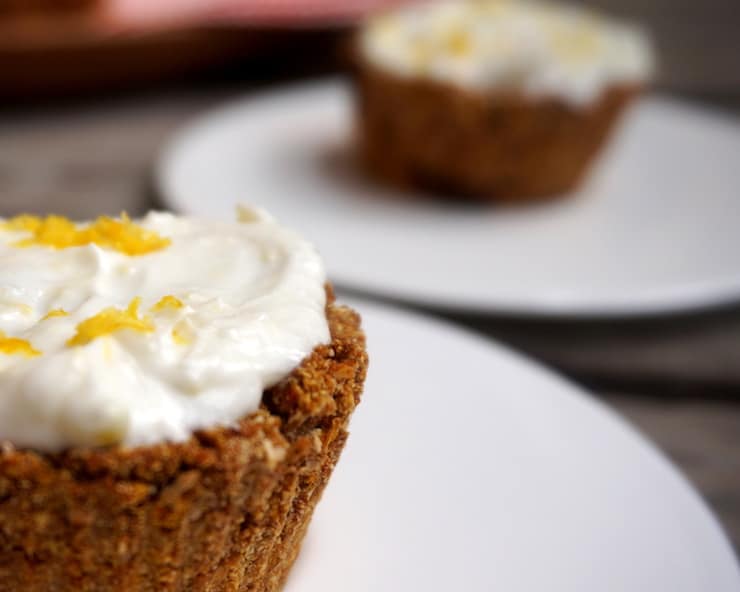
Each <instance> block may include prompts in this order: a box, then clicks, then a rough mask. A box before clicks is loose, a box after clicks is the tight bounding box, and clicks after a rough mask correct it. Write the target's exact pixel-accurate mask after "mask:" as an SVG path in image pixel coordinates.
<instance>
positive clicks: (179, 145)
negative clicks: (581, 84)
mask: <svg viewBox="0 0 740 592" xmlns="http://www.w3.org/2000/svg"><path fill="white" fill-rule="evenodd" d="M338 92H343V93H347V92H351V84H350V81H349V79H348V78H347V77H346V76H337V75H331V76H324V77H319V78H315V79H310V80H301V81H296V82H289V83H282V84H276V85H274V86H270V87H268V88H263V89H259V90H257V91H255V92H249V91H247V92H245V93H241V94H239V95H238V96H235V97H233V98H231V99H228V100H226V101H222V102H221V103H217V104H215V105H212V106H210V107H209V108H206V109H204V110H203V111H201V112H200V113H198V114H196V115H195V116H194V117H193V118H191V119H190V120H189V121H186V122H185V123H184V124H182V125H181V126H179V127H178V128H177V129H175V131H174V132H173V133H171V134H170V135H169V137H168V138H167V139H166V140H165V141H164V142H163V144H162V146H161V147H160V150H159V151H158V154H157V156H156V161H155V164H154V167H153V181H154V188H155V191H156V193H157V195H158V197H159V199H160V203H162V204H163V205H164V206H166V207H168V208H170V209H171V210H173V211H175V212H178V213H182V214H186V215H187V214H192V209H191V208H190V206H189V205H188V204H189V202H190V201H191V200H189V199H187V197H186V196H183V195H182V194H181V192H180V191H179V189H178V188H177V185H178V182H177V181H176V179H177V177H178V175H177V174H175V171H176V170H177V166H176V163H177V160H178V157H179V154H180V153H181V152H182V151H185V152H186V151H187V150H186V149H187V147H188V146H191V145H194V144H197V142H194V141H193V138H196V139H197V137H198V135H199V134H200V133H202V130H208V129H209V128H210V129H214V128H215V126H214V125H213V122H214V121H215V122H216V123H218V122H219V121H220V120H223V119H228V118H229V116H231V115H233V114H235V113H240V112H242V111H245V110H247V109H249V108H250V106H251V105H252V104H253V103H259V102H261V101H264V100H266V99H270V98H281V97H284V96H287V95H295V94H301V93H327V94H336V93H338ZM639 100H640V101H641V102H643V103H647V104H650V105H651V106H657V107H659V108H663V109H669V110H674V111H675V110H681V111H690V112H691V113H692V116H694V117H698V118H703V119H704V120H706V121H711V122H713V123H714V124H719V125H723V126H730V127H733V128H735V129H736V130H737V131H738V132H739V133H740V118H738V117H736V116H733V115H731V114H729V113H727V112H725V111H723V110H720V109H712V108H706V107H699V106H696V105H695V104H694V103H692V102H691V101H687V100H682V99H680V98H676V97H673V96H666V95H664V94H663V93H657V94H654V93H651V94H648V95H647V96H645V97H642V98H640V99H639ZM329 275H330V278H331V279H332V281H333V282H334V284H335V285H336V286H337V287H338V288H341V289H343V290H346V291H348V292H354V293H356V294H358V295H360V297H363V296H364V297H370V298H378V299H382V300H386V301H389V302H391V303H397V304H402V305H403V304H406V305H411V306H422V307H424V308H427V309H429V310H437V311H443V312H449V313H459V314H470V315H478V316H495V317H507V318H514V319H516V318H531V319H543V320H546V319H552V320H562V321H569V320H573V321H580V320H583V321H588V320H605V321H608V320H617V319H638V320H639V319H647V318H656V319H658V318H665V317H670V316H676V315H690V314H697V313H701V312H710V311H711V312H714V311H717V310H718V309H723V308H729V307H733V306H740V275H738V276H737V277H732V278H720V279H717V280H715V281H713V282H712V283H711V284H710V285H707V284H706V283H689V282H687V283H685V284H683V285H681V286H680V288H675V287H674V288H669V289H668V292H670V293H671V294H670V296H668V297H664V296H662V293H661V292H659V293H656V294H652V295H642V296H638V297H637V298H635V297H634V296H630V297H628V298H626V299H614V300H611V301H610V302H603V301H602V302H597V303H588V302H584V301H583V300H580V299H573V298H570V299H569V300H552V299H551V300H547V299H540V300H538V301H536V302H533V301H531V300H521V301H516V302H514V301H512V299H511V298H510V297H502V298H499V299H497V300H496V301H495V302H488V301H486V302H484V301H483V300H482V299H480V298H476V297H472V298H471V296H469V295H467V296H465V297H463V298H450V297H448V296H446V295H429V294H428V292H425V291H423V290H417V291H414V290H409V289H406V288H404V287H400V288H399V287H398V286H388V285H385V284H384V285H382V286H381V285H379V282H374V283H373V282H370V283H366V284H364V285H359V284H358V283H357V282H355V281H354V279H353V278H349V279H348V278H346V277H345V278H343V277H341V274H339V275H337V274H336V272H334V271H332V270H329ZM486 300H487V299H486Z"/></svg>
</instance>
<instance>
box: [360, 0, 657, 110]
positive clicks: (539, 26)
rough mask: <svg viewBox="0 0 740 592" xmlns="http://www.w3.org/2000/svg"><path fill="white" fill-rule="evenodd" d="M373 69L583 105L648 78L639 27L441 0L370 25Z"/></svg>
mask: <svg viewBox="0 0 740 592" xmlns="http://www.w3.org/2000/svg"><path fill="white" fill-rule="evenodd" d="M360 47H361V52H362V54H363V56H364V58H365V59H367V60H368V61H369V62H370V63H371V64H374V65H376V66H378V67H380V68H383V69H386V70H388V71H389V72H392V73H395V74H398V75H401V76H407V77H428V78H432V79H435V80H439V81H442V82H448V83H453V84H456V85H460V86H463V87H466V88H472V89H476V90H504V91H515V92H522V93H524V94H526V95H528V96H534V97H542V96H554V97H557V98H560V99H563V100H565V101H567V102H569V103H572V104H576V105H582V104H586V103H588V102H590V101H593V100H594V99H596V98H598V96H599V95H600V93H601V92H602V91H604V90H605V89H606V88H608V87H609V86H611V85H614V84H639V83H641V82H644V81H645V80H646V79H647V78H649V77H650V75H651V72H652V70H653V54H652V51H651V48H650V44H649V42H648V40H647V38H646V36H645V35H644V34H643V33H642V32H641V31H640V30H639V29H638V28H636V27H634V26H630V25H627V24H624V23H621V22H619V21H616V20H613V19H606V18H603V17H601V16H599V15H597V14H595V13H593V12H591V11H589V10H587V9H584V8H576V7H570V6H563V5H557V4H548V3H545V2H536V1H529V0H468V1H462V2H455V1H450V0H442V1H439V2H429V3H427V4H418V5H412V6H409V7H405V8H401V9H398V10H395V11H393V12H389V13H386V14H383V15H380V16H377V17H375V18H374V19H371V20H370V21H369V22H368V23H367V25H366V27H365V29H364V30H363V32H362V33H361V37H360Z"/></svg>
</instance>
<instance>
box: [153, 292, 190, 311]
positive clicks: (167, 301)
mask: <svg viewBox="0 0 740 592" xmlns="http://www.w3.org/2000/svg"><path fill="white" fill-rule="evenodd" d="M183 306H185V305H184V304H183V303H182V300H180V299H179V298H177V297H176V296H172V295H171V294H168V295H167V296H162V298H160V299H159V302H157V304H155V305H154V306H152V307H151V308H150V309H149V310H151V311H152V312H160V311H162V310H165V309H168V308H170V309H172V310H177V309H178V308H182V307H183Z"/></svg>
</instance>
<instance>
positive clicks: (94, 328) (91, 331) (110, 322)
mask: <svg viewBox="0 0 740 592" xmlns="http://www.w3.org/2000/svg"><path fill="white" fill-rule="evenodd" d="M139 304H141V297H136V298H134V299H133V300H132V301H131V303H130V304H129V305H128V308H126V309H120V308H115V307H112V306H111V307H109V308H106V309H103V310H102V311H100V312H99V313H98V314H96V315H94V316H92V317H90V318H88V319H85V320H84V321H82V322H81V323H80V324H79V325H77V333H76V334H75V335H74V337H72V338H71V339H69V340H68V341H67V345H68V346H75V345H86V344H88V343H90V342H91V341H93V340H95V339H97V338H98V337H102V336H103V335H110V334H111V333H115V332H116V331H121V330H122V329H133V330H134V331H138V332H140V333H151V332H152V331H154V324H153V323H152V321H151V320H150V319H149V318H148V317H146V316H145V317H140V316H139Z"/></svg>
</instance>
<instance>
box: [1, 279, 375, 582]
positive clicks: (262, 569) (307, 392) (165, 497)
mask: <svg viewBox="0 0 740 592" xmlns="http://www.w3.org/2000/svg"><path fill="white" fill-rule="evenodd" d="M327 317H328V320H329V326H330V329H331V338H332V339H331V343H330V344H328V345H323V346H319V347H317V348H316V349H315V350H314V351H313V352H312V353H311V355H310V356H309V357H307V358H306V359H305V360H304V361H303V363H302V364H301V365H300V366H299V367H298V368H297V369H296V370H295V371H294V372H292V373H291V374H290V375H289V376H288V377H287V378H286V379H285V380H283V381H282V382H281V383H280V384H278V385H277V386H275V387H273V388H272V389H270V390H269V391H266V392H265V393H264V395H263V404H262V406H261V408H260V409H259V410H258V411H257V412H255V413H253V414H251V415H249V416H247V417H245V418H244V419H242V420H241V421H240V422H239V424H238V426H236V427H235V428H234V429H226V428H218V429H211V430H204V431H200V432H198V433H196V434H195V435H194V436H193V437H192V438H191V439H190V440H188V441H187V442H183V443H174V444H173V443H169V444H161V445H157V446H149V447H141V448H131V449H124V448H118V447H115V448H109V449H73V450H70V451H67V452H64V453H60V454H41V453H37V452H34V451H31V450H20V449H15V448H14V447H13V446H12V445H11V444H8V443H5V444H3V445H2V450H0V592H10V591H17V590H24V591H26V592H41V591H43V592H51V591H61V592H64V591H67V590H74V591H76V592H77V591H79V592H87V591H96V592H97V591H101V592H104V591H108V590H111V591H112V590H116V591H119V590H137V591H140V592H148V591H155V590H156V591H192V592H199V591H214V592H215V591H219V592H230V591H236V590H250V591H265V592H267V591H273V590H277V589H279V587H280V586H281V585H282V582H283V581H284V579H285V577H286V576H287V573H288V571H289V569H290V567H291V565H292V563H293V561H294V560H295V557H296V556H297V554H298V550H299V548H300V543H301V540H302V538H303V535H304V534H305V531H306V528H307V526H308V523H309V521H310V518H311V514H312V513H313V509H314V507H315V506H316V503H317V502H318V500H319V498H320V496H321V492H322V491H323V488H324V486H325V485H326V482H327V481H328V479H329V476H330V474H331V472H332V469H333V467H334V465H335V463H336V462H337V459H338V457H339V454H340V453H341V450H342V447H343V445H344V442H345V440H346V437H347V424H348V421H349V418H350V415H351V413H352V411H353V410H354V408H355V406H356V404H357V403H358V402H359V399H360V394H361V391H362V384H363V381H364V378H365V374H366V370H367V355H366V351H365V339H364V335H363V333H362V331H361V328H360V319H359V316H358V315H357V314H356V313H355V312H354V311H352V310H351V309H349V308H346V307H340V306H336V305H334V304H333V296H332V295H331V293H330V298H329V303H328V304H327Z"/></svg>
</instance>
